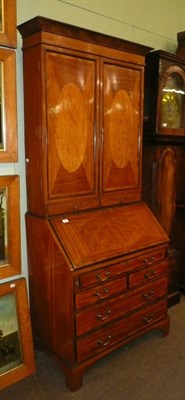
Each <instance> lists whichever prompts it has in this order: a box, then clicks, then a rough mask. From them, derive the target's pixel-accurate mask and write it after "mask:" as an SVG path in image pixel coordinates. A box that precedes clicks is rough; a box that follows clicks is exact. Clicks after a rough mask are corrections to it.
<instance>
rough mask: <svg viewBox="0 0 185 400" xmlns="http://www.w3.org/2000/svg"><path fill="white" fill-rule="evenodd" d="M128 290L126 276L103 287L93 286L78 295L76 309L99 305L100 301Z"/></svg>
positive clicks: (76, 296)
mask: <svg viewBox="0 0 185 400" xmlns="http://www.w3.org/2000/svg"><path fill="white" fill-rule="evenodd" d="M126 288H127V281H126V276H122V277H121V278H119V279H114V280H112V281H110V282H106V283H104V284H102V285H98V286H93V287H92V288H89V289H87V290H84V291H81V292H78V293H76V295H75V304H76V309H79V308H81V307H84V306H86V305H90V304H93V303H97V302H99V301H100V300H103V299H106V298H108V297H110V296H113V295H115V294H118V293H120V292H123V291H124V290H126Z"/></svg>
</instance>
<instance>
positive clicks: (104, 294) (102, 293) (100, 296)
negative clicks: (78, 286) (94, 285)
mask: <svg viewBox="0 0 185 400" xmlns="http://www.w3.org/2000/svg"><path fill="white" fill-rule="evenodd" d="M107 293H109V289H104V290H102V292H96V293H95V296H96V297H99V299H104V297H106V295H107Z"/></svg>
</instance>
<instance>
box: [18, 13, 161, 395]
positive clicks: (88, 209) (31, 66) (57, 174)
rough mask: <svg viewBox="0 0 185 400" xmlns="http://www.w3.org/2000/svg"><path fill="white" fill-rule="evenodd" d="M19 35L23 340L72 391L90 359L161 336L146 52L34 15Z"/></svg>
mask: <svg viewBox="0 0 185 400" xmlns="http://www.w3.org/2000/svg"><path fill="white" fill-rule="evenodd" d="M19 31H20V32H21V34H22V36H23V54H24V96H25V143H26V163H27V189H28V212H27V215H26V224H27V241H28V258H29V279H30V298H31V310H32V321H33V329H34V336H35V338H37V340H38V342H40V344H41V345H42V346H45V348H47V350H48V351H49V352H50V354H52V356H53V357H54V358H55V359H56V360H57V362H58V363H59V365H60V366H61V368H62V369H63V370H64V373H65V375H66V385H67V386H68V387H69V388H70V389H71V390H76V389H78V388H79V387H80V386H81V385H82V378H83V373H84V371H85V370H86V369H87V368H88V367H89V366H90V365H92V364H93V363H94V362H95V361H96V360H98V359H99V358H101V357H103V356H105V355H106V354H108V353H110V352H112V351H113V350H115V349H117V348H119V347H120V346H122V345H124V344H125V343H127V342H129V341H131V340H133V339H135V338H136V337H138V336H140V335H142V334H144V333H146V332H147V331H149V330H151V329H156V328H157V329H161V330H162V332H163V334H164V335H166V334H167V333H168V328H169V320H168V315H167V296H166V294H167V281H168V259H167V256H166V253H167V248H168V242H169V239H168V236H167V234H166V233H165V232H164V230H163V229H162V227H161V226H160V224H159V223H158V222H157V220H156V218H155V217H154V215H153V214H152V213H151V211H150V210H149V208H148V207H147V206H146V204H145V203H143V202H142V201H141V190H142V187H141V181H142V171H141V170H142V168H141V165H142V157H141V155H142V122H143V83H144V64H145V55H146V53H147V52H148V51H149V48H147V47H144V46H141V45H138V44H134V43H130V42H127V41H124V40H120V39H116V38H112V37H109V36H106V35H102V34H96V33H94V32H90V31H88V30H84V29H81V28H77V27H72V26H68V25H65V24H63V23H60V22H56V21H51V20H48V19H46V18H42V17H36V18H34V19H33V20H31V21H28V22H26V23H24V24H22V25H21V26H19Z"/></svg>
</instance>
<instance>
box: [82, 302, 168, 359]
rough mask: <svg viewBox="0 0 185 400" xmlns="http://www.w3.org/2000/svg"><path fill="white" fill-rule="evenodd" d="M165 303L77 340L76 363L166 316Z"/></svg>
mask: <svg viewBox="0 0 185 400" xmlns="http://www.w3.org/2000/svg"><path fill="white" fill-rule="evenodd" d="M166 312H167V302H166V300H160V301H158V302H156V303H154V304H152V305H150V306H147V307H145V308H144V309H142V310H140V311H137V312H136V313H131V314H130V315H129V316H127V317H125V318H123V319H121V320H119V321H116V322H114V323H112V324H111V325H109V326H106V327H104V328H102V329H99V330H97V331H96V332H95V333H92V334H90V335H88V336H85V337H83V338H80V339H78V340H77V361H78V362H81V361H84V360H86V359H88V358H89V357H92V356H94V355H95V354H97V353H100V352H102V351H104V350H105V349H107V348H111V346H113V345H114V344H115V343H117V342H119V341H122V340H123V339H125V338H126V337H128V336H130V335H133V334H134V333H136V332H137V331H140V330H144V328H145V327H146V326H149V325H152V324H154V323H155V322H157V321H159V320H160V319H162V318H164V317H165V316H166Z"/></svg>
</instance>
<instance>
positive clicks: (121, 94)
mask: <svg viewBox="0 0 185 400" xmlns="http://www.w3.org/2000/svg"><path fill="white" fill-rule="evenodd" d="M132 134H133V107H132V103H131V100H130V97H129V95H128V93H127V92H126V91H125V90H119V91H118V92H117V94H116V96H115V97H114V100H113V102H112V107H111V114H110V125H109V139H110V148H111V153H112V157H113V160H114V162H115V164H116V166H117V167H118V168H123V167H124V166H125V165H127V163H128V162H129V161H130V151H131V148H132Z"/></svg>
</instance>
